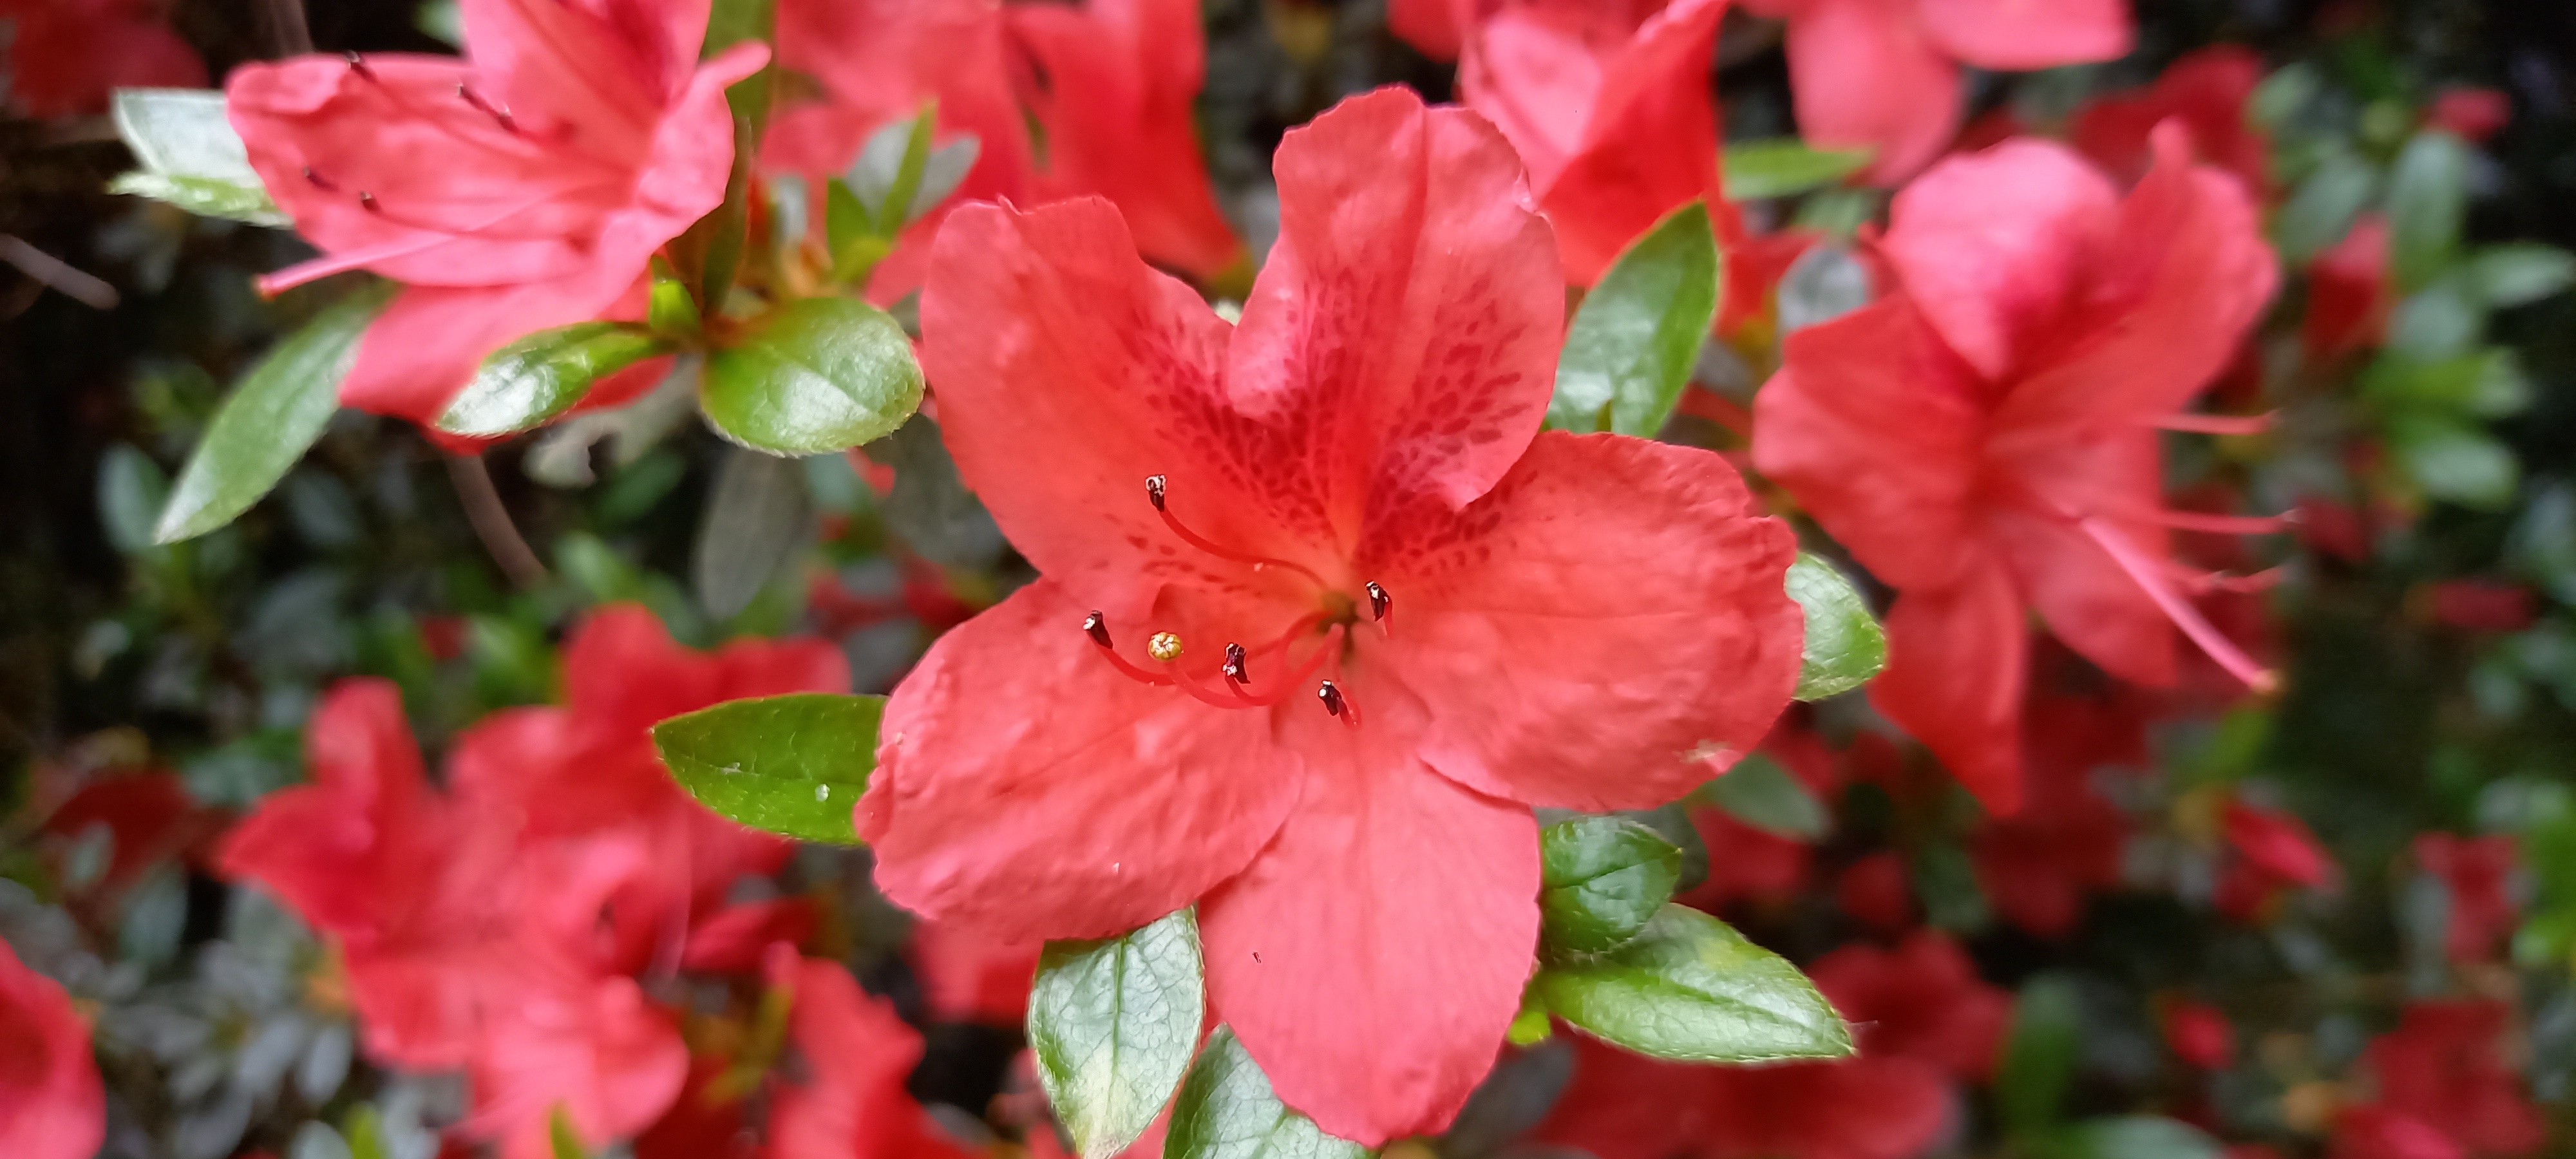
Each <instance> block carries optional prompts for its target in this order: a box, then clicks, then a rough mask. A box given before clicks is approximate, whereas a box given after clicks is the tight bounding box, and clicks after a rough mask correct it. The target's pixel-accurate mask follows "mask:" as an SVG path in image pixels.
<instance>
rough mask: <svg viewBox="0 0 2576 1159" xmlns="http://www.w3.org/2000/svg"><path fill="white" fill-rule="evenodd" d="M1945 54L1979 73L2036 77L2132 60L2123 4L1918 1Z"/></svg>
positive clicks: (2119, 0) (2097, 0) (2106, 0)
mask: <svg viewBox="0 0 2576 1159" xmlns="http://www.w3.org/2000/svg"><path fill="white" fill-rule="evenodd" d="M1917 2H1918V3H1920V4H1921V5H1922V7H1923V29H1924V31H1925V33H1927V34H1928V35H1930V37H1931V38H1932V41H1933V43H1935V44H1938V45H1940V46H1941V49H1942V51H1944V52H1947V53H1949V54H1950V55H1951V56H1954V57H1957V58H1959V59H1960V60H1963V61H1966V62H1968V63H1969V64H1973V65H1975V66H1977V67H1979V68H1991V69H2002V70H2008V71H2012V72H2030V71H2033V70H2036V69H2043V68H2056V67H2057V66H2059V65H2065V64H2084V63H2087V62H2091V61H2099V60H2117V59H2119V58H2121V57H2124V56H2127V55H2129V48H2130V45H2131V44H2132V43H2133V42H2135V41H2136V39H2137V30H2136V29H2135V28H2134V27H2133V26H2132V25H2131V24H2130V22H2129V6H2128V5H2127V4H2126V3H2124V2H2123V0H1917Z"/></svg>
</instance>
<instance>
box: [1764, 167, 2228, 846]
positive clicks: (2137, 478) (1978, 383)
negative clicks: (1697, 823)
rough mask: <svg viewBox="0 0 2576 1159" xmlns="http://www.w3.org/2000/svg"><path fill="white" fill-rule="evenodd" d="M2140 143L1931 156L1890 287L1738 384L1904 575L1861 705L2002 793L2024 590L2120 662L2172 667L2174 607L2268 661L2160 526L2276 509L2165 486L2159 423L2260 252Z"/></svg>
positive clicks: (1839, 531)
mask: <svg viewBox="0 0 2576 1159" xmlns="http://www.w3.org/2000/svg"><path fill="white" fill-rule="evenodd" d="M2157 155H2158V157H2159V158H2160V160H2159V162H2158V163H2157V166H2156V168H2155V170H2154V171H2153V172H2152V173H2150V174H2149V175H2148V176H2147V178H2146V180H2144V181H2142V182H2140V183H2139V185H2138V187H2137V189H2136V190H2135V191H2134V192H2132V193H2131V194H2129V196H2128V197H2127V198H2125V199H2123V198H2121V197H2120V196H2119V195H2118V193H2116V192H2115V191H2114V190H2113V189H2112V187H2111V184H2110V182H2109V181H2107V180H2105V179H2104V178H2103V177H2102V175H2101V174H2100V173H2098V172H2096V171H2094V170H2093V169H2092V168H2090V167H2089V166H2087V165H2086V164H2085V163H2084V162H2083V161H2081V160H2080V159H2078V158H2077V157H2075V156H2074V155H2073V154H2071V153H2069V152H2067V151H2066V150H2064V149H2062V148H2060V147H2057V146H2055V145H2050V144H2047V143H2044V142H2038V141H2016V142H2012V143H2008V144H2005V145H2003V146H1999V147H1997V148H1995V149H1992V150H1989V151H1987V152H1985V153H1981V154H1976V155H1974V156H1971V157H1963V158H1956V159H1953V160H1950V161H1947V162H1944V163H1943V164H1942V165H1941V166H1940V167H1939V168H1937V169H1935V170H1934V171H1933V172H1931V173H1930V174H1928V175H1926V176H1925V177H1924V178H1923V179H1921V180H1920V181H1917V182H1915V183H1914V184H1913V185H1912V186H1911V187H1909V188H1907V189H1906V190H1905V191H1904V192H1902V193H1899V194H1898V195H1897V197H1896V202H1895V207H1894V210H1893V213H1892V219H1893V225H1891V226H1890V228H1889V230H1888V232H1887V236H1886V239H1885V242H1884V244H1883V248H1884V249H1885V251H1886V254H1887V258H1888V261H1889V264H1890V265H1891V266H1892V267H1893V268H1894V270H1895V271H1896V274H1897V281H1898V282H1899V283H1900V285H1899V287H1898V289H1897V290H1896V291H1895V292H1894V293H1892V294H1890V295H1889V296H1888V297H1886V298H1884V299H1882V300H1881V301H1879V302H1877V303H1875V304H1873V305H1871V306H1868V307H1865V308H1863V309H1861V310H1858V311H1855V312H1853V313H1851V314H1847V315H1844V316H1843V317H1841V318H1839V319H1836V320H1834V321H1832V322H1829V323H1825V324H1823V325H1819V326H1813V327H1809V328H1808V329H1806V330H1802V331H1800V332H1798V333H1797V334H1794V335H1791V336H1790V338H1789V341H1788V344H1787V347H1786V353H1787V357H1786V360H1785V362H1784V364H1783V366H1782V367H1781V369H1780V371H1779V373H1778V374H1777V375H1775V376H1774V377H1773V378H1772V380H1771V382H1770V383H1769V384H1768V385H1767V386H1765V387H1764V388H1763V389H1762V391H1761V393H1760V394H1759V395H1757V396H1756V397H1755V400H1754V416H1755V423H1756V425H1755V428H1754V439H1753V457H1754V462H1755V463H1756V464H1757V465H1758V466H1759V467H1760V468H1761V470H1762V472H1763V473H1764V474H1766V475H1768V476H1770V477H1771V478H1772V479H1773V480H1775V481H1777V482H1779V483H1780V484H1781V485H1782V486H1784V487H1786V488H1787V489H1788V490H1789V491H1790V492H1791V493H1792V494H1793V495H1795V496H1796V497H1797V498H1798V500H1799V501H1800V502H1801V503H1803V504H1805V506H1806V507H1807V509H1808V510H1809V511H1810V512H1811V513H1813V514H1814V515H1815V517H1816V519H1817V520H1818V522H1820V523H1822V524H1823V525H1824V526H1825V529H1826V530H1827V531H1829V532H1831V533H1833V535H1834V537H1835V538H1836V539H1837V540H1839V541H1840V542H1841V543H1843V544H1844V545H1845V546H1847V547H1848V548H1850V549H1851V552H1852V554H1853V555H1854V556H1856V557H1857V558H1858V559H1859V560H1860V562H1861V563H1862V564H1864V565H1866V566H1867V567H1868V568H1869V570H1870V571H1871V572H1872V573H1873V574H1874V575H1876V576H1877V577H1878V578H1879V579H1881V580H1883V581H1885V582H1887V583H1888V584H1890V585H1891V586H1894V587H1895V588H1897V589H1898V591H1899V595H1898V597H1897V600H1896V603H1895V606H1894V607H1893V608H1892V609H1891V610H1890V612H1889V614H1888V618H1887V631H1888V649H1889V665H1888V668H1887V671H1886V673H1885V674H1884V675H1882V676H1880V677H1879V678H1878V680H1877V681H1876V682H1874V683H1873V684H1871V686H1870V701H1871V703H1872V704H1874V705H1876V706H1877V707H1878V708H1879V710H1880V711H1881V712H1884V713H1886V714H1887V715H1888V716H1889V717H1890V718H1891V719H1893V720H1895V721H1896V722H1897V723H1898V724H1900V725H1903V726H1904V727H1905V728H1906V730H1907V731H1909V732H1911V733H1913V734H1914V735H1915V736H1917V737H1919V738H1921V739H1922V740H1924V741H1925V742H1926V743H1928V744H1929V745H1931V747H1932V749H1933V751H1934V752H1936V753H1938V754H1940V756H1941V758H1942V760H1943V762H1944V763H1946V764H1947V765H1949V766H1950V769H1951V770H1952V772H1953V773H1954V774H1955V775H1957V776H1958V777H1959V779H1960V780H1961V781H1962V782H1964V783H1966V784H1967V786H1968V787H1969V788H1970V789H1972V790H1974V791H1975V792H1976V793H1977V795H1978V796H1979V797H1980V798H1981V799H1982V800H1984V801H1985V802H1986V804H1987V805H1988V807H1989V808H1991V809H1993V810H1994V811H1996V812H1998V813H2003V812H2010V811H2011V810H2012V809H2014V808H2015V807H2016V806H2017V805H2018V804H2019V803H2020V799H2021V796H2022V786H2021V780H2022V776H2021V763H2022V755H2021V748H2020V745H2019V743H2018V738H2017V735H2016V734H2017V732H2018V722H2019V710H2020V707H2021V704H2022V688H2023V685H2024V683H2025V680H2026V671H2025V667H2026V663H2025V660H2026V647H2025V644H2024V641H2025V639H2026V638H2027V634H2028V628H2027V626H2026V619H2027V615H2026V611H2025V609H2027V608H2036V609H2037V610H2038V611H2039V613H2040V615H2041V616H2042V617H2043V618H2045V619H2046V620H2047V621H2048V624H2049V626H2050V628H2051V630H2052V631H2053V632H2054V633H2055V634H2056V636H2057V637H2058V638H2059V639H2061V640H2064V641H2065V642H2066V643H2067V644H2068V645H2070V646H2072V647H2073V648H2074V649H2075V650H2076V651H2077V652H2079V653H2081V654H2082V655H2084V656H2085V657H2086V658H2088V659H2090V660H2092V661H2093V662H2094V663H2096V664H2099V665H2101V666H2102V667H2103V668H2104V669H2107V670H2109V671H2110V672H2111V673H2113V674H2114V675H2118V676H2121V677H2123V678H2125V679H2129V680H2133V681H2137V682H2140V683H2147V684H2167V683H2171V682H2172V680H2173V679H2174V655H2173V640H2172V631H2171V629H2170V627H2169V626H2168V621H2170V622H2171V624H2173V625H2178V626H2180V627H2181V628H2182V629H2183V631H2184V632H2185V633H2186V634H2188V635H2189V636H2190V637H2191V638H2192V639H2193V640H2194V641H2195V642H2197V643H2199V644H2200V645H2201V646H2202V647H2203V648H2204V649H2206V650H2208V651H2209V652H2210V653H2211V654H2212V655H2214V656H2216V657H2218V658H2219V659H2220V660H2221V661H2222V662H2224V663H2227V664H2228V665H2229V667H2230V670H2231V671H2235V672H2237V673H2238V674H2239V675H2240V676H2241V677H2242V678H2244V679H2246V680H2248V681H2250V682H2253V683H2256V684H2258V685H2260V686H2263V687H2268V686H2269V685H2270V683H2271V679H2272V678H2271V676H2270V675H2269V674H2268V673H2263V672H2259V671H2257V670H2256V669H2255V668H2254V666H2253V663H2252V662H2251V661H2250V660H2247V659H2246V658H2245V656H2244V655H2243V653H2242V652H2240V651H2239V650H2238V649H2237V648H2236V647H2235V645H2233V644H2231V643H2229V642H2228V641H2227V640H2226V639H2225V638H2224V637H2222V636H2220V635H2218V633H2217V632H2216V631H2215V630H2213V629H2211V628H2210V627H2209V625H2208V624H2207V622H2206V621H2204V620H2203V619H2202V618H2201V616H2200V614H2199V612H2198V611H2196V610H2195V609H2194V608H2193V607H2192V606H2191V604H2190V603H2189V602H2188V601H2187V600H2185V599H2184V598H2183V596H2182V594H2181V592H2180V591H2179V590H2177V586H2176V585H2177V583H2178V582H2181V581H2182V580H2183V577H2177V576H2176V575H2174V574H2173V573H2172V569H2173V564H2172V561H2171V560H2170V558H2169V555H2170V552H2169V550H2168V547H2167V539H2168V528H2171V527H2178V526H2179V527H2206V528H2215V529H2222V530H2240V529H2255V528H2268V527H2270V526H2271V524H2270V523H2269V522H2268V521H2253V520H2236V519H2225V518H2213V517H2209V516H2200V515H2193V514H2186V513H2179V512H2170V511H2167V510H2165V509H2164V507H2163V503H2162V498H2163V481H2162V475H2163V471H2162V465H2161V463H2160V461H2159V458H2160V452H2159V448H2158V444H2157V433H2156V427H2157V426H2158V425H2159V424H2184V423H2185V420H2186V418H2187V417H2188V416H2178V415H2175V414H2174V413H2173V412H2174V411H2175V410H2176V409H2177V408H2179V407H2181V406H2182V405H2183V404H2184V403H2186V402H2188V401H2189V400H2190V399H2191V398H2192V396H2193V395H2195V394H2197V393H2198V392H2199V391H2200V390H2201V388H2202V387H2204V386H2206V385H2207V384H2208V383H2209V381H2210V380H2211V379H2212V378H2213V377H2214V376H2215V375H2216V374H2217V373H2218V371H2219V370H2220V369H2222V368H2223V367H2225V366H2226V364H2227V362H2228V360H2229V358H2230V357H2231V356H2232V355H2233V353H2234V351H2235V348H2236V344H2237V343H2238V342H2239V341H2240V340H2241V338H2242V337H2243V335H2244V333H2245V331H2246V328H2247V327H2248V326H2249V325H2251V324H2252V322H2253V320H2254V318H2255V317H2256V316H2257V315H2258V314H2259V313H2260V311H2261V309H2262V306H2263V303H2264V302H2265V301H2266V300H2267V299H2268V298H2269V297H2270V296H2271V291H2272V284H2273V277H2274V275H2273V269H2272V258H2271V253H2270V251H2269V250H2268V249H2266V248H2265V247H2264V245H2263V241H2262V238H2261V236H2260V234H2259V233H2257V232H2256V229H2255V222H2254V214H2253V209H2252V206H2250V205H2249V204H2248V203H2247V201H2246V199H2245V196H2244V192H2243V190H2242V188H2241V187H2240V186H2239V185H2237V183H2236V182H2234V181H2231V180H2227V179H2226V178H2224V177H2223V176H2221V175H2219V174H2218V173H2216V172H2215V171H2213V170H2209V169H2205V168H2202V167H2199V166H2195V165H2193V164H2191V163H2190V161H2189V158H2188V155H2187V148H2186V145H2185V143H2184V140H2183V136H2182V134H2181V132H2180V130H2179V129H2178V128H2177V129H2174V130H2172V131H2163V132H2159V133H2158V135H2157ZM2186 425H2190V426H2193V427H2194V428H2195V429H2198V428H2202V427H2206V426H2208V425H2209V423H2208V422H2207V420H2202V421H2199V422H2190V423H2188V424H2186ZM2192 578H2197V579H2200V580H2204V581H2205V580H2206V577H2192Z"/></svg>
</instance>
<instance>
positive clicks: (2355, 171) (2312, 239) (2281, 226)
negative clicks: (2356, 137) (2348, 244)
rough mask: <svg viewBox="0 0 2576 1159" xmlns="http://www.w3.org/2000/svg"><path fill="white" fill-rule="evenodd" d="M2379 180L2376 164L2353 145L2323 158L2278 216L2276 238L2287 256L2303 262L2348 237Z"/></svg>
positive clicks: (2274, 226)
mask: <svg viewBox="0 0 2576 1159" xmlns="http://www.w3.org/2000/svg"><path fill="white" fill-rule="evenodd" d="M2377 185H2378V177H2377V176H2376V175H2375V174H2374V173H2373V172H2372V171H2371V168H2370V164H2369V163H2368V162H2366V161H2363V160H2362V159H2361V158H2359V157H2356V156H2354V155H2352V154H2351V153H2350V152H2349V151H2338V152H2336V153H2333V154H2331V155H2329V156H2327V157H2326V158H2324V159H2323V160H2322V161H2320V162H2319V163H2318V165H2317V169H2316V171H2315V172H2313V173H2310V174H2308V176H2307V179H2306V180H2304V181H2301V182H2299V185H2298V188H2296V189H2294V190H2292V191H2291V193H2290V199H2289V200H2288V201H2286V202H2283V203H2282V205H2281V208H2280V210H2279V212H2277V213H2275V214H2274V215H2273V217H2272V244H2273V246H2275V247H2276V248H2278V249H2279V250H2280V251H2281V260H2283V261H2285V262H2288V263H2290V264H2292V265H2297V264H2300V263H2303V262H2305V261H2307V260H2308V259H2309V258H2312V257H2315V256H2317V255H2318V254H2319V253H2322V252H2324V251H2325V249H2326V248H2327V247H2328V246H2331V245H2333V244H2334V243H2336V242H2338V241H2342V240H2343V235H2344V234H2346V233H2349V232H2351V230H2352V222H2353V219H2354V218H2356V217H2359V216H2361V211H2362V208H2363V207H2365V206H2367V205H2369V204H2370V195H2371V191H2372V190H2373V189H2374V188H2376V187H2377Z"/></svg>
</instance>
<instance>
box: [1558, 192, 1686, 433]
mask: <svg viewBox="0 0 2576 1159" xmlns="http://www.w3.org/2000/svg"><path fill="white" fill-rule="evenodd" d="M1721 260H1722V259H1721V258H1720V257H1719V254H1718V250H1717V234H1716V232H1715V230H1714V229H1713V228H1712V227H1711V226H1710V224H1709V218H1708V207H1707V206H1706V205H1703V204H1701V203H1699V202H1692V203H1691V204H1689V205H1685V206H1683V207H1681V208H1680V209H1676V210H1674V211H1673V212H1672V213H1670V214H1669V215H1666V216H1665V218H1664V219H1663V220H1662V221H1660V222H1657V223H1656V224H1655V228H1653V229H1651V230H1648V231H1646V233H1645V235H1644V236H1642V237H1639V238H1638V239H1637V240H1635V241H1633V242H1630V243H1629V244H1628V249H1627V251H1626V252H1624V253H1621V254H1620V255H1619V260H1618V261H1617V262H1615V263H1613V264H1612V265H1611V267H1610V271H1609V272H1608V273H1605V274H1603V275H1601V280H1600V281H1599V282H1598V283H1596V284H1595V285H1594V286H1593V287H1592V292H1591V293H1589V294H1586V295H1584V297H1583V305H1582V306H1581V307H1580V308H1578V309H1577V310H1576V311H1575V313H1574V321H1573V323H1572V324H1571V325H1570V326H1569V327H1567V329H1566V333H1565V351H1564V353H1563V354H1562V355H1561V356H1559V358H1558V360H1557V367H1556V397H1555V398H1554V399H1552V400H1550V401H1549V403H1548V407H1547V422H1548V425H1549V426H1552V427H1556V428H1558V429H1560V430H1570V431H1601V430H1609V431H1617V432H1619V433H1620V434H1623V435H1636V436H1638V437H1640V438H1652V437H1653V436H1654V435H1655V433H1656V432H1657V431H1660V430H1662V429H1663V426H1664V420H1665V419H1667V418H1669V417H1671V415H1672V413H1673V404H1675V403H1677V402H1679V401H1681V397H1682V391H1683V390H1684V389H1685V388H1687V387H1688V386H1689V385H1690V375H1691V367H1692V366H1693V365H1694V364H1696V363H1697V362H1698V361H1699V348H1700V344H1701V343H1703V342H1705V341H1707V339H1708V327H1709V323H1710V321H1711V320H1712V319H1714V318H1716V316H1717V299H1718V271H1719V268H1720V262H1721Z"/></svg>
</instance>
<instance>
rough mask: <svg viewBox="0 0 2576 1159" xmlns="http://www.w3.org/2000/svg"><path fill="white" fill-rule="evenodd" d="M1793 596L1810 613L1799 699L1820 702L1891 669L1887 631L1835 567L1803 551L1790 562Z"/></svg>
mask: <svg viewBox="0 0 2576 1159" xmlns="http://www.w3.org/2000/svg"><path fill="white" fill-rule="evenodd" d="M1787 583H1788V586H1789V598H1790V599H1793V600H1796V601H1798V607H1799V608H1800V609H1801V610H1803V611H1804V612H1806V614H1807V641H1806V648H1805V651H1804V654H1803V656H1802V658H1801V662H1800V664H1799V666H1798V689H1797V692H1796V696H1797V698H1798V699H1800V700H1821V699H1823V698H1825V697H1828V696H1836V695H1840V694H1842V693H1845V692H1849V691H1851V690H1852V689H1855V688H1858V687H1860V686H1861V685H1863V684H1867V683H1869V681H1870V678H1871V677H1874V676H1877V675H1878V674H1879V672H1880V670H1882V669H1884V668H1886V667H1887V629H1885V628H1883V627H1880V626H1879V623H1878V620H1877V619H1876V618H1875V617H1873V616H1871V615H1870V614H1869V604H1868V603H1867V602H1866V601H1864V600H1862V599H1861V598H1860V592H1859V591H1858V590H1857V589H1855V588H1853V587H1852V584H1851V581H1850V580H1847V579H1844V578H1843V573H1842V572H1841V571H1839V570H1836V569H1835V567H1834V565H1832V564H1830V563H1826V562H1825V561H1824V560H1822V559H1819V558H1817V557H1816V556H1813V555H1810V554H1808V553H1806V552H1803V551H1802V552H1799V553H1798V558H1797V559H1796V560H1795V561H1793V562H1791V563H1790V565H1789V575H1788V580H1787Z"/></svg>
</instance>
